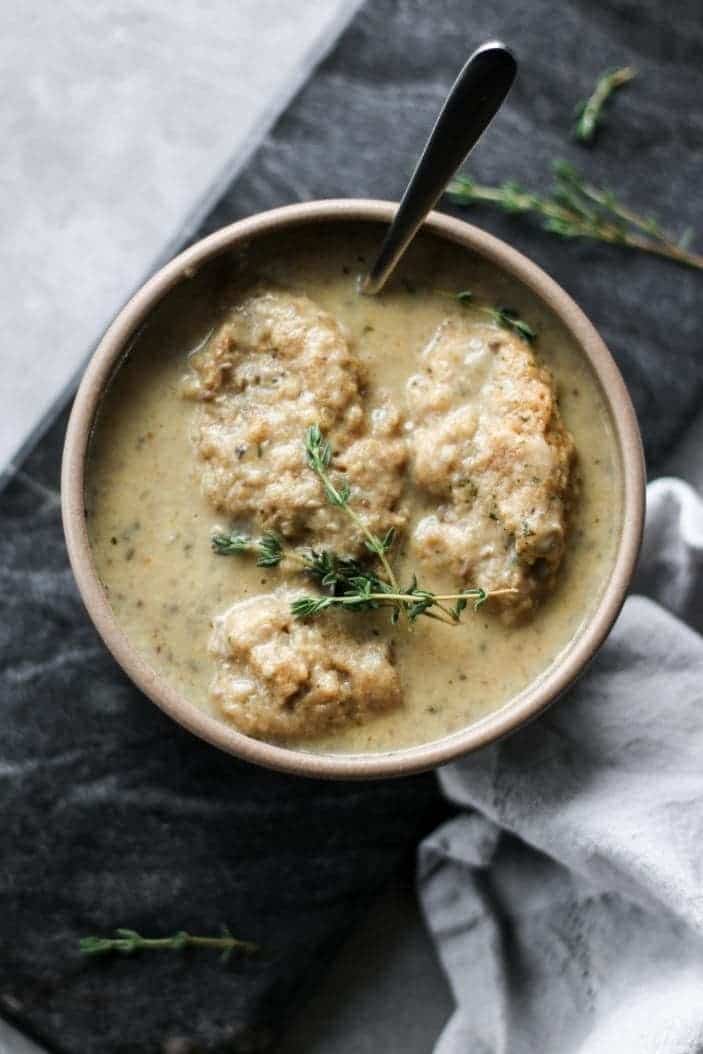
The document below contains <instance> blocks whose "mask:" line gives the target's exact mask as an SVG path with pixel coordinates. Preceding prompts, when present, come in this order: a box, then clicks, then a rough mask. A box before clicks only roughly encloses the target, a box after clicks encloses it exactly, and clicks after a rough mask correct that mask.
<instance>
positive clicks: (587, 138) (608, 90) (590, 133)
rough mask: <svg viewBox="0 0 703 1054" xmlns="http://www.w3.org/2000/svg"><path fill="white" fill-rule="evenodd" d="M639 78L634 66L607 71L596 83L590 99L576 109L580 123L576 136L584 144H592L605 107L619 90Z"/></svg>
mask: <svg viewBox="0 0 703 1054" xmlns="http://www.w3.org/2000/svg"><path fill="white" fill-rule="evenodd" d="M636 76H637V70H635V69H633V68H632V66H621V67H620V69H615V70H606V72H605V73H602V74H601V75H600V77H599V78H598V80H597V81H596V86H595V88H594V89H593V92H592V93H591V95H590V96H589V98H588V99H585V100H583V102H580V103H579V104H578V106H577V107H576V114H577V116H578V121H577V122H576V127H575V129H574V135H575V136H576V138H577V139H579V140H580V141H581V142H582V143H590V142H591V141H592V139H593V137H594V135H595V133H596V130H597V128H598V126H599V124H600V122H601V120H602V118H603V107H604V106H605V104H606V102H607V101H608V99H609V98H610V96H611V95H612V94H613V92H615V91H617V89H618V88H621V87H622V85H623V84H627V83H628V81H631V80H632V78H633V77H636Z"/></svg>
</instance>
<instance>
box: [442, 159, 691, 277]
mask: <svg viewBox="0 0 703 1054" xmlns="http://www.w3.org/2000/svg"><path fill="white" fill-rule="evenodd" d="M553 170H554V185H553V187H552V189H551V192H550V193H549V194H548V195H539V194H535V193H533V192H532V191H530V190H527V189H526V188H524V187H522V186H520V184H519V183H514V182H511V181H508V182H506V183H502V184H501V185H500V186H498V187H489V186H483V185H481V184H479V183H475V182H474V180H473V179H470V178H469V177H468V176H459V177H458V178H457V179H455V180H453V181H452V182H451V183H450V184H449V187H448V191H447V192H448V194H449V196H450V197H451V199H452V201H454V202H455V203H456V204H457V205H459V206H461V207H468V206H469V205H473V204H478V203H486V204H490V205H496V206H498V208H501V209H503V210H504V211H505V212H509V213H513V214H530V213H531V214H534V215H536V216H539V217H541V219H542V226H543V227H544V229H545V230H546V231H549V233H550V234H556V235H558V236H559V237H561V238H589V239H592V240H594V241H601V242H607V243H609V244H611V245H625V246H629V247H630V248H631V249H639V250H641V251H642V252H647V253H654V254H655V255H656V256H663V257H666V258H667V259H669V260H675V261H676V262H677V263H681V264H685V265H686V266H688V267H696V268H699V269H703V256H701V255H700V254H699V253H695V252H692V251H691V250H690V249H689V248H688V242H689V239H690V231H685V232H684V234H683V235H682V236H681V237H680V238H678V239H677V238H676V236H675V235H673V234H671V233H669V232H667V231H665V230H663V229H662V227H661V225H660V224H659V222H658V220H656V219H655V218H654V217H652V216H641V215H639V214H638V213H636V212H633V210H632V209H630V208H628V207H627V206H626V205H623V204H622V203H621V202H620V201H619V199H618V198H617V197H616V196H615V194H613V192H612V191H609V190H604V189H602V188H601V187H597V186H595V185H594V184H593V183H589V182H588V181H587V180H586V179H585V178H584V176H583V175H582V174H581V173H580V172H579V171H578V170H577V169H576V168H575V167H574V166H573V165H570V164H568V162H566V161H555V162H554V165H553Z"/></svg>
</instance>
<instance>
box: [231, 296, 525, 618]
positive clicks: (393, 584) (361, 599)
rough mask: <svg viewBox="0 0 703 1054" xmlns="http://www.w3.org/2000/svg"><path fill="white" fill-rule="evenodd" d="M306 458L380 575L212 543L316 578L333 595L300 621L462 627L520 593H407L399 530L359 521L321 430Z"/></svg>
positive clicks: (264, 543) (318, 558)
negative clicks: (336, 612) (379, 612)
mask: <svg viewBox="0 0 703 1054" xmlns="http://www.w3.org/2000/svg"><path fill="white" fill-rule="evenodd" d="M502 310H505V309H502ZM509 321H510V323H511V326H512V325H514V324H515V321H516V317H513V314H510V316H509ZM517 321H520V320H519V319H518V320H517ZM523 325H525V324H524V323H523ZM527 328H528V329H529V327H527ZM530 332H532V331H531V330H530ZM525 339H526V338H525ZM304 454H305V463H306V464H307V466H308V468H309V469H311V470H312V471H313V472H314V473H315V475H316V476H317V477H318V479H319V480H320V482H321V483H322V486H323V489H324V492H325V497H326V498H327V501H328V502H329V503H330V504H331V505H334V506H336V507H337V508H340V509H343V510H344V511H345V513H346V514H347V516H348V517H349V519H350V520H351V521H352V523H353V524H354V525H355V527H357V528H358V530H359V531H360V532H361V534H362V535H363V537H364V544H365V546H366V548H367V550H368V551H369V553H371V554H372V555H373V556H374V557H376V558H377V560H378V562H379V564H380V565H381V570H380V571H378V572H377V571H376V570H374V569H373V568H369V567H366V566H364V564H362V563H361V562H360V561H358V560H354V559H351V558H349V557H343V556H339V555H337V554H336V553H334V552H331V551H329V550H316V549H311V548H308V549H294V548H292V547H289V546H287V545H286V544H285V543H284V542H283V541H282V539H280V538H279V537H278V536H277V535H274V534H272V533H268V534H264V535H262V536H261V537H260V538H248V537H246V536H244V535H241V534H238V533H235V532H232V533H231V534H216V535H214V536H213V538H212V546H213V549H214V551H215V552H217V553H219V554H220V555H223V556H230V555H232V554H241V553H246V552H252V553H256V554H257V561H256V562H257V564H258V565H259V566H260V567H275V566H277V565H278V564H280V563H281V561H282V560H284V559H285V560H290V561H292V562H293V563H295V564H297V565H298V567H299V568H300V570H301V571H302V572H304V573H305V574H307V575H308V576H309V577H311V578H313V579H314V580H315V581H316V582H317V584H318V586H319V587H320V588H321V589H323V590H327V595H323V596H302V597H299V598H298V599H296V600H294V601H293V602H292V604H291V612H292V614H293V615H294V616H295V618H299V619H308V618H314V617H315V616H317V615H320V614H321V613H322V612H323V611H326V610H328V609H330V608H333V607H338V608H342V609H344V610H346V611H356V612H359V611H372V610H376V609H377V608H389V609H390V611H391V621H392V622H394V623H396V622H398V620H399V619H400V617H401V615H403V616H405V617H406V618H407V620H408V622H409V623H410V624H411V625H412V624H413V623H415V622H416V621H417V619H418V618H419V617H420V615H426V616H427V617H428V618H433V619H437V620H439V621H441V622H445V623H447V624H449V625H456V624H457V623H458V622H460V621H461V615H462V613H463V612H464V611H465V610H466V608H467V606H468V604H469V603H472V605H473V608H474V610H475V611H478V609H479V608H480V607H481V605H482V604H484V603H485V602H486V600H487V599H488V598H489V596H498V595H507V594H514V593H516V592H517V590H515V589H497V590H493V591H492V592H490V593H489V592H487V591H486V590H485V589H480V588H471V589H463V590H461V592H459V593H434V592H433V591H432V590H429V589H426V588H424V587H422V586H420V585H418V582H417V579H416V578H415V577H414V576H413V579H412V581H411V582H410V583H409V584H408V585H407V586H406V587H405V588H402V587H401V586H400V585H399V584H398V579H397V577H396V575H395V573H394V571H393V568H392V566H391V564H390V561H389V559H388V554H389V552H390V551H391V549H392V548H393V544H394V542H395V531H394V529H393V528H390V529H389V530H388V531H386V533H385V534H384V535H383V537H382V538H379V537H378V535H376V534H374V533H373V532H372V531H370V530H369V529H368V528H367V527H366V525H365V523H364V522H363V521H362V520H361V519H360V517H359V516H358V515H357V513H356V512H355V510H354V508H353V507H352V505H351V497H352V492H351V487H350V486H349V484H348V483H347V481H346V480H344V479H342V480H341V481H336V480H334V479H333V478H332V475H331V473H332V471H334V470H333V469H332V448H331V446H330V444H329V442H328V441H327V440H326V439H325V437H324V436H323V434H322V432H321V431H320V428H319V426H318V425H312V426H311V427H310V428H309V429H308V430H307V432H306V434H305V442H304ZM336 475H339V473H336ZM452 602H453V603H452Z"/></svg>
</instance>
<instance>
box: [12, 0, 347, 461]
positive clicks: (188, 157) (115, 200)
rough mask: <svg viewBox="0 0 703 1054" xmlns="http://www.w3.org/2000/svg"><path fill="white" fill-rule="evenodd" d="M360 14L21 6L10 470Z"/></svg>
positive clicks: (257, 6) (17, 22)
mask: <svg viewBox="0 0 703 1054" xmlns="http://www.w3.org/2000/svg"><path fill="white" fill-rule="evenodd" d="M356 6H357V5H356V0H296V2H295V3H294V4H282V3H279V2H278V0H237V2H236V3H232V2H231V0H205V2H203V3H195V2H194V0H190V2H186V3H182V4H171V3H169V2H168V0H150V2H149V3H145V2H144V0H121V2H120V3H119V4H114V3H112V2H110V0H72V2H71V0H66V2H64V3H61V4H47V3H45V2H44V0H7V2H6V3H4V4H3V9H2V13H3V19H2V22H3V27H2V34H0V136H1V137H2V142H3V164H2V168H1V169H0V228H1V229H2V244H1V246H0V266H1V267H2V273H3V288H2V293H1V294H0V305H1V307H2V316H3V346H2V363H3V367H4V375H5V377H7V376H8V375H9V376H11V377H12V381H11V383H10V384H3V385H2V386H1V387H0V474H1V473H2V471H3V469H4V468H5V467H6V465H7V463H8V461H9V459H10V458H11V457H12V456H13V455H14V454H16V452H17V450H18V448H19V447H20V446H21V445H22V443H23V442H24V441H25V440H26V438H27V436H28V434H29V433H30V432H31V430H32V429H33V428H34V427H35V426H36V425H37V423H38V422H39V421H40V420H41V418H42V417H43V415H44V414H45V413H46V411H47V409H48V408H49V407H50V405H51V404H52V402H53V400H54V399H55V398H56V396H57V393H59V392H60V391H61V390H62V389H63V388H64V386H65V385H66V384H67V383H68V382H69V380H70V378H71V377H72V375H73V374H74V373H75V371H76V370H77V369H78V368H79V366H80V364H81V362H82V361H83V360H84V359H85V357H86V355H87V353H88V351H89V349H90V347H91V345H92V344H93V342H94V341H95V339H96V337H97V336H98V335H99V334H100V333H101V331H102V330H103V329H104V328H105V326H106V324H107V323H108V322H109V320H110V319H111V317H112V316H113V315H114V314H115V312H116V311H117V310H118V309H119V307H120V306H121V305H122V303H123V301H124V300H125V299H126V298H127V297H128V295H129V294H130V293H131V292H132V291H133V289H134V287H135V286H136V285H137V284H139V282H140V279H141V278H142V277H144V276H145V275H146V274H147V272H149V271H150V270H152V269H153V266H154V263H155V261H156V260H157V259H158V258H160V257H161V255H162V254H163V253H164V252H167V251H168V245H169V243H170V241H171V239H172V238H174V237H175V236H176V234H177V232H178V231H180V230H182V227H183V222H184V218H185V217H186V216H187V215H189V214H190V213H192V212H193V210H196V211H197V207H198V205H203V204H204V203H206V202H208V201H209V199H208V191H210V190H214V189H216V188H218V187H219V186H220V184H221V181H222V178H223V177H224V176H225V173H227V176H228V177H229V174H230V170H231V168H232V166H233V165H236V164H237V162H238V160H241V159H243V157H244V156H246V154H247V150H248V149H249V147H250V146H255V145H256V143H257V142H258V140H259V138H260V136H261V135H262V134H263V132H264V131H265V130H266V128H267V127H268V126H269V124H270V123H271V121H272V120H273V118H274V117H275V116H276V115H277V114H278V113H279V112H280V110H281V109H282V108H283V107H284V106H285V103H286V102H287V101H288V99H289V98H290V97H291V95H292V94H293V93H294V91H295V90H296V88H297V87H298V86H299V85H300V83H302V81H303V80H304V79H305V77H306V75H307V73H308V72H309V70H310V67H311V65H312V63H313V62H314V60H315V58H316V57H318V56H319V55H320V54H321V53H323V52H324V50H325V48H326V46H328V45H329V44H330V43H331V42H332V41H333V40H334V39H335V37H336V35H337V33H338V32H339V30H340V29H341V27H342V25H343V22H344V21H345V20H346V18H347V17H348V16H349V15H351V13H352V12H353V10H354V8H355V7H356Z"/></svg>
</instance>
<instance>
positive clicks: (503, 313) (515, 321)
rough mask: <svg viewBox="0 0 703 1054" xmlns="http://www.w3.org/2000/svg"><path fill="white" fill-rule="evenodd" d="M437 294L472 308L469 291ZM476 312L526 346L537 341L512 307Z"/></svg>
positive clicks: (533, 332) (442, 290) (534, 333)
mask: <svg viewBox="0 0 703 1054" xmlns="http://www.w3.org/2000/svg"><path fill="white" fill-rule="evenodd" d="M437 292H438V293H440V295H441V296H448V297H450V299H452V300H457V301H458V302H459V303H460V304H462V305H463V306H464V307H474V306H475V303H474V302H475V297H474V294H473V293H472V292H471V290H469V289H462V290H460V291H459V292H458V293H450V292H447V290H446V289H438V290H437ZM476 310H477V311H482V312H483V313H484V314H485V315H488V316H489V317H490V318H492V319H493V321H494V322H497V323H498V325H499V326H502V327H503V329H509V330H512V332H513V333H516V334H517V335H518V337H520V338H521V339H522V340H524V341H525V342H526V343H527V344H533V343H534V342H535V341H536V340H537V334H536V332H535V331H534V329H533V328H532V326H530V325H528V324H527V322H525V320H524V319H522V318H520V315H519V313H518V312H517V311H516V310H515V308H514V307H476Z"/></svg>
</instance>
